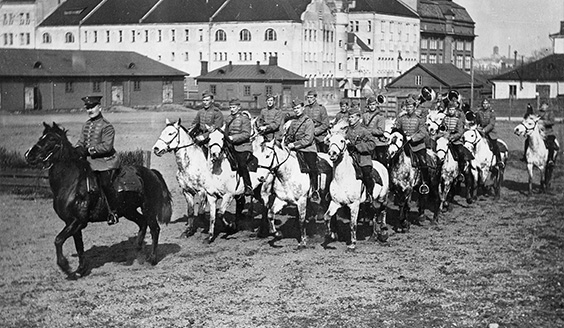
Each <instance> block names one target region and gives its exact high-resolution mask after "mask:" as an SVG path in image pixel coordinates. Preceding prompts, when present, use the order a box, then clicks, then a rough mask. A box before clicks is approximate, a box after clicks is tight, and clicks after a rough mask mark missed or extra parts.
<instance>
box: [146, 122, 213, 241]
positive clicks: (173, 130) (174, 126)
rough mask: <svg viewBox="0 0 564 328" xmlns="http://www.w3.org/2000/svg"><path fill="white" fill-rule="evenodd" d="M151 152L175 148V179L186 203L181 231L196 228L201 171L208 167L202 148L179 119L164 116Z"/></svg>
mask: <svg viewBox="0 0 564 328" xmlns="http://www.w3.org/2000/svg"><path fill="white" fill-rule="evenodd" d="M153 152H154V153H155V155H157V156H159V157H160V156H162V155H164V154H165V153H167V152H174V155H175V157H176V164H177V167H178V170H177V171H176V180H177V181H178V184H179V185H180V189H181V190H182V193H183V195H184V198H185V199H186V203H187V206H188V208H187V218H188V222H187V224H186V225H187V227H186V231H185V232H184V233H183V235H186V236H187V237H189V236H191V235H193V234H194V233H195V232H196V226H195V225H194V219H195V216H198V215H199V214H200V212H203V209H204V207H205V205H204V200H205V193H204V192H203V184H202V179H201V177H202V175H203V174H204V173H205V171H208V169H207V164H206V156H205V154H204V152H203V150H202V149H201V148H200V147H199V146H198V145H196V144H195V143H194V141H193V140H192V138H191V137H190V135H189V134H188V131H187V130H186V129H185V128H184V127H183V126H182V125H181V122H180V119H179V120H178V122H175V123H171V122H170V121H169V120H168V119H166V126H165V128H164V129H163V131H162V132H161V135H160V136H159V139H158V140H157V142H155V145H154V146H153Z"/></svg>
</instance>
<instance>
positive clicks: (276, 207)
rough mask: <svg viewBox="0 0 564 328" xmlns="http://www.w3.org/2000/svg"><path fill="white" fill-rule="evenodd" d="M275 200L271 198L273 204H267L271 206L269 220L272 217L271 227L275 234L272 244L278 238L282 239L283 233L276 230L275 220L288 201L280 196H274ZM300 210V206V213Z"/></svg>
mask: <svg viewBox="0 0 564 328" xmlns="http://www.w3.org/2000/svg"><path fill="white" fill-rule="evenodd" d="M273 198H274V200H270V201H269V204H272V205H271V206H267V207H268V208H269V210H268V217H269V218H268V217H267V220H268V219H270V223H269V226H270V229H272V230H271V231H273V235H274V239H273V240H271V241H270V244H271V245H274V243H275V242H276V241H278V240H281V239H282V233H281V232H280V231H276V226H275V224H274V222H275V215H276V213H278V212H280V211H281V210H282V208H284V206H285V205H286V202H285V201H283V200H281V199H280V198H278V197H273ZM299 211H300V208H299V207H298V213H299Z"/></svg>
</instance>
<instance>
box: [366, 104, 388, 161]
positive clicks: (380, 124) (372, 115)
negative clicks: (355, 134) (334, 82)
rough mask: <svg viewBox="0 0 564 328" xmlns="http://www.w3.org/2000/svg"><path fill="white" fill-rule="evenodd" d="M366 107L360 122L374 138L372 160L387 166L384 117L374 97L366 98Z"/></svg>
mask: <svg viewBox="0 0 564 328" xmlns="http://www.w3.org/2000/svg"><path fill="white" fill-rule="evenodd" d="M367 105H368V106H367V111H366V112H365V113H364V114H363V115H362V122H363V125H364V126H365V127H366V128H367V129H368V131H369V132H370V133H371V135H372V136H373V138H374V143H375V148H374V151H373V153H372V159H374V160H376V161H378V162H380V163H382V164H384V166H387V162H388V161H387V158H388V140H387V138H386V137H385V136H384V132H385V130H386V117H385V116H384V114H383V113H382V111H381V110H380V106H378V101H377V100H376V98H375V97H370V98H368V101H367Z"/></svg>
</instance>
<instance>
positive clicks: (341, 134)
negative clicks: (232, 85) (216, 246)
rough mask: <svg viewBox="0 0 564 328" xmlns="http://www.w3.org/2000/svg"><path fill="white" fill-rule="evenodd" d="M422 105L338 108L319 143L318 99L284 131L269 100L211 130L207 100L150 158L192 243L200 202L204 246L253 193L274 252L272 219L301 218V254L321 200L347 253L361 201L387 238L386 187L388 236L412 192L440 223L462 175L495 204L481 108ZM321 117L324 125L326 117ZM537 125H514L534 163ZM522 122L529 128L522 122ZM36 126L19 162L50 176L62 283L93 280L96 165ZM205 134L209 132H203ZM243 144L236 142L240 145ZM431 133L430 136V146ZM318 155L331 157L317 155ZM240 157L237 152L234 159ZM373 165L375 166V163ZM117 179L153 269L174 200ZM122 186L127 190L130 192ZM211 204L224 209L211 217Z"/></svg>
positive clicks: (103, 211)
mask: <svg viewBox="0 0 564 328" xmlns="http://www.w3.org/2000/svg"><path fill="white" fill-rule="evenodd" d="M428 100H429V97H427V96H426V95H420V96H419V98H416V97H414V96H412V97H409V98H408V100H407V102H406V103H405V105H406V106H405V114H402V115H400V116H399V117H398V118H397V119H396V120H395V121H390V120H386V119H385V118H383V116H382V115H381V113H380V112H379V108H378V104H379V103H381V101H380V100H379V99H378V98H377V99H374V98H371V99H369V101H368V108H367V109H366V111H365V112H364V113H360V110H359V109H358V108H354V107H353V108H351V109H348V110H346V111H342V113H340V114H341V115H340V116H342V117H341V118H343V117H346V119H340V120H338V121H336V122H333V123H334V124H332V126H331V127H330V129H328V131H327V135H326V136H324V137H323V138H321V142H316V141H319V140H318V139H319V138H317V137H318V136H319V135H321V134H318V133H317V132H318V131H317V129H316V125H317V123H318V121H317V120H316V119H315V116H316V115H319V114H323V111H324V108H323V106H321V105H319V104H316V99H315V95H310V94H308V98H307V102H308V104H307V106H304V103H302V102H296V103H294V105H295V106H294V115H293V116H292V117H290V118H291V119H290V120H288V122H286V123H285V124H282V122H283V121H284V119H280V118H281V116H280V115H281V112H280V111H279V110H278V109H276V108H274V106H273V104H274V101H273V98H272V97H269V98H268V99H267V108H265V109H263V111H262V112H261V116H260V117H259V118H255V119H253V120H252V122H251V119H250V117H249V116H250V115H246V114H245V113H243V112H242V111H241V108H240V103H239V102H237V101H234V102H232V103H231V104H230V110H231V115H230V117H229V118H228V119H227V122H226V124H221V125H220V126H221V127H219V128H218V127H215V126H214V125H208V124H206V123H205V122H204V121H205V120H206V119H208V120H209V119H210V117H211V118H213V117H214V116H215V117H217V114H218V113H219V115H222V114H221V112H220V111H219V110H217V109H214V108H213V107H212V106H208V107H206V106H205V104H206V102H204V108H203V109H201V110H200V111H199V112H198V114H197V116H196V119H195V121H194V123H196V124H193V125H192V126H193V129H190V130H188V129H186V128H184V127H183V126H182V125H181V122H180V120H178V121H177V122H174V123H171V122H169V121H168V120H167V124H166V127H165V129H164V130H163V131H162V132H161V135H160V137H159V138H158V140H157V142H156V143H155V145H154V147H153V151H154V153H155V154H156V155H158V156H161V155H163V154H165V153H167V152H173V153H174V154H175V156H176V162H177V165H178V171H177V180H178V182H179V185H180V187H181V189H182V191H183V194H184V196H185V198H186V201H187V204H188V210H189V213H188V214H189V215H188V227H187V234H188V235H190V234H193V233H194V231H195V229H196V226H195V224H194V222H195V221H194V219H195V216H196V215H198V213H199V212H200V211H201V210H203V208H204V207H205V205H206V203H207V205H208V206H209V213H210V222H209V230H208V233H209V237H208V238H207V241H208V242H212V241H213V240H214V239H215V238H216V237H217V235H218V232H217V231H216V230H215V223H216V215H218V216H219V218H220V219H221V221H222V222H223V223H224V224H225V226H226V227H227V230H230V232H233V231H235V225H234V222H228V221H227V220H226V219H225V217H224V213H225V211H226V209H227V207H228V206H229V204H230V203H231V201H232V200H233V199H235V200H236V204H237V206H236V214H235V215H236V218H239V217H240V216H241V214H242V211H243V207H244V205H245V197H244V196H245V195H248V194H251V193H252V195H253V196H254V197H255V198H256V199H257V200H259V202H260V203H262V204H263V205H264V206H263V209H264V212H263V220H262V224H261V226H260V229H259V233H258V234H259V236H269V235H270V236H273V237H274V239H273V240H272V241H271V243H274V242H276V241H278V240H280V239H281V238H282V235H281V233H280V232H279V231H277V229H276V226H275V218H274V216H275V214H276V213H278V212H279V211H280V210H281V209H282V208H283V207H284V206H285V205H286V204H294V205H296V207H297V209H298V218H299V220H298V225H299V230H300V236H299V237H298V241H299V247H300V248H303V247H306V243H307V234H306V207H307V206H306V205H307V200H308V199H309V198H313V199H312V200H313V202H312V203H314V204H316V203H318V202H321V207H322V208H327V210H326V211H325V212H324V214H323V213H321V214H323V216H324V222H325V223H326V225H327V236H326V239H325V242H324V246H327V245H328V244H329V243H330V242H332V241H334V240H335V239H336V234H335V228H334V222H332V220H331V218H332V217H334V215H335V214H336V212H337V210H338V209H339V208H341V207H342V206H347V207H348V208H349V209H350V227H351V228H350V242H349V243H348V246H347V247H348V248H349V249H354V248H355V247H356V229H357V220H358V213H359V207H360V203H363V202H366V201H368V203H369V204H370V206H369V207H370V213H369V217H370V218H372V227H373V231H372V237H375V238H377V239H378V240H381V241H385V240H386V239H387V238H388V233H387V224H386V203H387V199H388V194H389V191H390V189H391V191H393V194H394V200H395V202H396V204H398V205H399V209H400V215H399V222H400V223H399V225H398V226H397V227H396V228H397V230H398V231H403V232H405V231H408V230H409V225H410V223H409V220H407V213H408V211H409V206H408V203H409V201H410V199H411V194H412V192H413V191H414V190H415V191H418V192H419V193H420V194H421V196H422V197H419V214H420V215H422V214H423V211H424V205H425V203H426V202H425V198H426V195H427V193H429V192H430V193H431V196H434V197H436V198H437V199H440V200H439V201H437V202H434V204H436V206H433V208H432V210H433V211H434V218H433V221H434V222H436V221H437V219H438V213H439V212H440V208H441V206H443V205H444V204H446V202H447V201H448V199H447V195H449V194H450V195H452V193H450V187H451V186H452V184H453V183H454V182H455V181H456V179H457V177H459V172H460V171H461V170H462V172H464V173H465V175H464V180H465V181H466V186H467V189H468V191H467V196H468V195H471V197H475V190H476V188H475V187H474V185H475V184H477V183H481V184H482V185H485V181H486V180H487V179H489V178H493V180H494V187H495V186H497V189H496V195H499V183H500V182H501V180H502V178H503V167H504V163H505V161H506V159H507V150H506V147H504V148H502V149H501V150H500V151H499V155H498V154H497V151H496V148H497V147H496V144H497V143H495V142H494V143H493V144H492V146H493V147H492V149H493V150H494V151H493V152H492V150H490V147H489V146H488V143H487V141H486V138H484V137H483V136H482V134H481V132H482V131H481V130H483V132H486V135H487V133H488V132H489V134H490V136H491V134H492V133H491V132H492V130H490V131H487V129H488V127H489V126H491V127H493V124H494V122H495V117H494V116H493V111H492V110H491V109H490V108H489V106H488V105H489V103H488V102H487V100H485V101H484V102H483V104H482V109H481V110H479V111H478V112H477V115H475V117H476V119H473V117H472V114H468V115H466V116H465V117H464V116H463V115H462V114H460V111H459V109H458V103H457V102H456V99H449V100H450V101H449V104H448V110H447V111H446V113H442V112H440V111H431V112H430V113H429V114H428V115H427V117H426V120H424V119H422V117H421V116H420V115H419V114H418V113H417V112H416V108H417V106H418V105H419V104H421V103H422V102H424V101H428ZM208 103H210V102H208ZM306 110H307V111H306ZM324 115H325V117H326V111H325V113H324ZM338 116H339V115H338ZM376 116H382V119H380V118H379V119H377V120H375V119H374V117H376ZM484 116H485V117H484ZM311 117H314V119H312V118H311ZM367 118H368V120H367ZM488 119H489V120H488ZM539 120H540V119H539V117H536V116H534V115H533V116H531V117H529V118H528V121H527V120H525V121H524V122H523V123H522V124H521V125H520V126H522V127H523V128H520V127H519V126H518V127H517V128H516V129H515V132H516V133H518V134H522V135H527V136H529V137H528V140H530V142H529V148H528V149H527V152H526V154H527V158H529V157H531V156H532V155H531V154H533V153H535V154H536V153H537V152H538V150H539V148H542V146H543V145H544V143H541V144H539V143H538V142H537V140H536V139H534V136H535V133H539V135H540V136H541V138H542V137H544V135H543V134H542V133H543V131H542V129H541V128H540V127H542V125H539V124H537V123H538V122H539ZM210 121H211V120H210ZM374 121H377V122H378V128H383V130H384V131H383V132H382V131H380V132H382V134H381V135H378V136H377V137H378V138H373V136H372V134H373V133H372V132H371V129H372V127H374V125H372V122H374ZM463 121H464V122H463ZM529 121H531V122H533V123H528V122H529ZM485 122H486V123H485ZM276 123H277V124H276ZM469 123H470V124H469ZM465 124H467V128H468V129H466V130H464V129H463V130H462V131H461V130H460V127H461V126H462V127H464V126H465ZM282 125H283V126H282ZM44 126H45V129H44V131H43V135H42V137H41V138H40V139H39V141H38V142H37V144H36V145H34V146H33V147H32V148H31V149H30V150H29V151H28V152H27V153H26V159H27V160H28V162H29V163H31V164H38V165H42V166H43V167H48V168H49V180H50V184H51V188H52V190H53V194H54V208H55V211H56V213H57V214H58V215H59V217H60V218H61V219H63V221H65V224H66V225H65V228H64V229H63V230H62V231H61V232H60V233H59V234H58V235H57V238H56V240H55V246H56V250H57V263H58V265H59V266H60V267H61V269H62V270H63V271H64V272H65V273H67V274H68V276H69V278H76V277H79V276H83V275H85V274H87V273H88V272H89V268H88V265H87V264H86V261H85V258H84V246H83V243H82V232H81V231H82V229H84V228H85V227H86V226H87V223H88V222H100V221H104V220H105V219H106V217H107V216H108V213H109V207H108V205H107V200H106V198H105V196H104V193H103V192H102V190H101V188H99V187H98V186H97V180H96V178H95V175H94V173H93V171H92V168H91V167H90V165H89V163H88V162H87V161H86V160H85V159H84V157H83V154H81V153H80V152H79V151H77V149H75V148H74V147H73V146H72V145H71V143H70V142H69V141H68V139H67V136H66V130H64V129H62V128H60V127H59V126H58V125H57V124H55V123H53V125H52V126H50V125H48V124H44ZM539 126H540V127H539ZM273 127H277V128H275V129H273ZM198 130H200V133H198V132H197V131H198ZM202 130H203V131H205V134H202V133H201V132H202ZM243 130H246V131H243ZM380 132H379V133H380ZM241 135H243V141H242V142H241V139H238V138H240V137H241ZM429 135H435V136H436V137H435V138H429ZM531 136H532V137H531ZM376 139H379V140H380V141H385V144H384V145H383V146H384V147H382V145H377V144H376V142H375V140H376ZM429 140H433V141H434V142H433V144H434V145H435V149H434V150H431V149H428V148H427V147H426V145H427V143H429ZM457 141H459V142H458V143H457ZM498 142H501V141H500V140H498ZM501 144H503V142H501ZM460 145H462V146H460ZM248 146H250V147H248ZM421 146H422V147H421ZM308 147H309V148H308ZM317 147H320V149H321V150H326V151H327V152H326V153H325V152H317ZM304 149H305V150H306V151H304ZM382 149H384V154H383V153H382ZM544 149H545V150H546V147H545V148H544ZM541 150H542V149H541ZM494 152H495V154H494ZM241 153H245V154H244V155H243V156H241ZM247 153H248V154H247ZM250 153H252V155H253V156H250ZM316 153H317V155H315V154H316ZM374 153H376V154H374ZM554 153H556V152H554ZM309 154H314V156H311V155H309ZM373 156H374V158H375V159H376V160H372V157H373ZM553 156H554V157H555V155H553ZM551 158H552V157H551ZM230 159H231V160H230ZM541 160H544V163H547V162H548V154H544V157H543V158H541ZM552 160H554V158H552ZM528 161H529V160H528ZM530 162H531V161H529V164H531V163H530ZM462 163H464V165H462ZM496 163H501V164H496ZM532 165H535V166H537V167H540V166H539V163H537V162H534V163H533V164H531V165H529V166H531V167H532ZM249 166H251V167H250V168H251V172H250V173H247V174H249V176H248V178H249V180H250V183H249V181H248V180H247V179H244V180H247V181H241V180H243V179H242V178H241V177H244V175H245V173H242V172H244V171H243V170H245V169H247V170H246V171H247V172H248V169H249ZM253 166H254V167H253ZM541 166H542V165H541ZM544 167H545V168H546V165H545V166H544ZM367 168H368V169H367ZM429 168H430V170H429ZM541 170H543V168H541ZM429 171H430V172H429ZM119 172H120V174H118V175H117V176H118V177H117V178H116V180H115V181H114V182H113V186H114V187H115V188H116V189H117V190H115V191H116V193H115V195H114V197H115V199H114V204H118V206H117V207H116V208H117V213H116V214H117V215H119V216H123V217H126V218H127V219H129V220H132V221H133V222H135V223H136V224H137V225H138V226H139V233H138V238H137V246H138V248H139V249H141V247H142V245H143V241H144V237H145V234H146V231H147V227H150V229H151V235H152V240H153V245H152V252H151V254H150V255H149V261H150V262H151V263H152V264H155V263H157V261H158V257H157V245H158V236H159V232H160V228H159V225H158V223H157V222H161V223H168V222H169V221H170V218H171V215H172V206H171V202H172V198H171V194H170V192H169V190H168V187H167V186H166V183H165V181H164V179H163V178H162V175H161V174H160V173H159V172H158V171H157V170H154V169H147V168H144V167H142V166H132V167H124V168H121V169H120V171H119ZM531 172H532V168H531V169H530V170H529V173H530V175H532V173H531ZM312 173H313V174H312ZM492 173H493V174H492ZM319 174H320V175H321V176H322V177H324V178H325V179H321V180H322V181H323V180H324V182H325V183H324V188H321V189H320V191H321V192H322V195H321V197H318V195H316V192H317V191H318V188H317V185H318V183H319V182H318V179H319V178H318V175H319ZM545 181H546V180H545ZM128 185H129V186H133V187H130V188H128V187H127V186H128ZM249 187H250V189H251V192H249ZM366 189H372V192H370V190H368V192H367V190H366ZM317 198H318V199H317ZM219 199H221V202H220V205H219V208H217V201H218V200H219ZM468 199H471V198H468ZM203 202H205V203H203ZM429 204H430V203H429ZM138 209H141V211H138ZM190 214H193V215H190ZM71 236H72V237H73V238H74V241H75V246H76V249H77V253H78V258H79V266H78V268H77V270H76V271H71V269H70V265H69V263H68V261H67V259H66V258H65V257H64V255H63V253H62V246H63V244H64V242H65V240H66V239H67V238H69V237H71Z"/></svg>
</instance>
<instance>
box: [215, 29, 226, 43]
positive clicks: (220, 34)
mask: <svg viewBox="0 0 564 328" xmlns="http://www.w3.org/2000/svg"><path fill="white" fill-rule="evenodd" d="M215 41H219V42H222V41H227V34H226V33H225V31H224V30H217V31H216V32H215Z"/></svg>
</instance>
